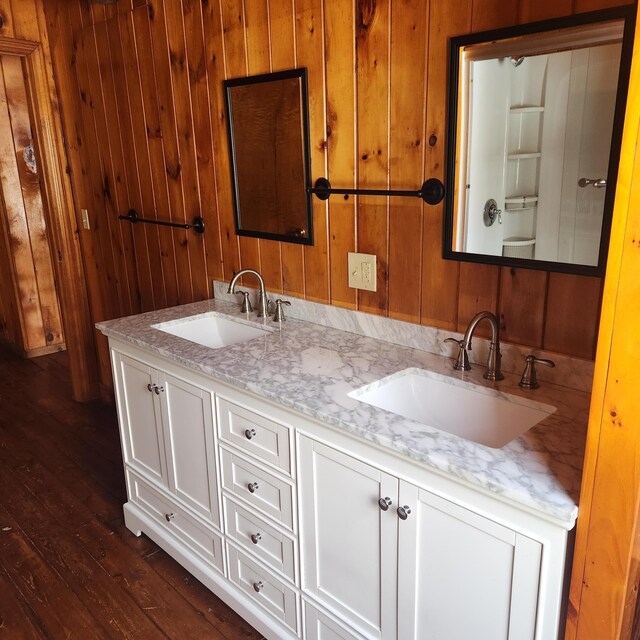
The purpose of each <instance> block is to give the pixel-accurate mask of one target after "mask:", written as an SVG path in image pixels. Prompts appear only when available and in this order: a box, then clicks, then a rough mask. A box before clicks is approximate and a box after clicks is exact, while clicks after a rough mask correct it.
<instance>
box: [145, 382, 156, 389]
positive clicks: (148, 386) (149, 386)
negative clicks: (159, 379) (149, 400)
mask: <svg viewBox="0 0 640 640" xmlns="http://www.w3.org/2000/svg"><path fill="white" fill-rule="evenodd" d="M153 387H155V385H154V384H151V383H149V384H148V385H147V389H148V390H149V391H153Z"/></svg>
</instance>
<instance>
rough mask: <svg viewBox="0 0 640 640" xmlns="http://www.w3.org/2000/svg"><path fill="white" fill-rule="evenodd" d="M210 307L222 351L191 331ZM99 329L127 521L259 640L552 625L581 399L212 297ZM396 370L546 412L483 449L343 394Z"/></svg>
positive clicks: (502, 634)
mask: <svg viewBox="0 0 640 640" xmlns="http://www.w3.org/2000/svg"><path fill="white" fill-rule="evenodd" d="M185 318H191V320H189V321H188V322H184V319H185ZM212 318H213V319H214V320H213V323H212V324H211V326H213V325H216V324H219V325H225V324H226V322H224V321H225V320H226V321H231V324H230V325H229V327H227V329H226V330H227V333H226V334H225V335H224V336H222V337H220V340H221V344H223V345H227V346H219V347H218V348H212V346H209V347H205V346H202V345H201V344H197V343H196V342H193V341H192V339H193V340H195V339H197V340H198V341H200V342H203V341H205V340H206V339H207V337H208V335H209V334H210V333H211V331H207V329H206V326H207V322H208V319H209V320H210V319H212ZM216 318H218V319H219V321H216V320H215V319H216ZM190 322H194V323H199V324H200V325H202V327H199V328H197V329H196V324H193V325H192V326H193V333H191V331H190V328H189V327H187V326H186V325H188V324H189V323H190ZM158 325H160V327H158ZM98 326H99V328H100V329H101V330H102V331H103V333H105V334H106V335H107V336H108V337H109V343H110V348H111V358H112V366H113V373H114V382H115V393H116V398H117V405H118V415H119V420H120V429H121V438H122V450H123V456H124V463H125V472H126V482H127V491H128V502H127V503H126V504H125V506H124V511H125V519H126V524H127V527H128V528H129V529H130V530H131V531H133V532H134V533H135V534H137V535H140V534H141V533H144V534H145V535H147V536H149V537H150V538H152V539H153V540H154V541H155V542H157V543H158V544H159V545H160V546H161V547H162V548H163V549H164V550H165V551H167V553H169V554H170V555H171V556H172V557H174V558H175V559H176V560H177V561H178V562H180V563H181V564H182V565H183V566H185V567H186V568H187V569H188V570H189V571H190V572H191V573H193V575H194V576H196V577H197V578H198V579H199V580H201V581H202V582H203V583H204V584H205V585H206V586H207V587H208V588H209V589H210V590H211V591H212V592H213V593H215V594H216V595H217V596H219V597H220V598H221V599H222V600H224V601H225V602H227V603H228V604H229V605H230V606H231V607H232V608H233V609H235V610H236V611H237V612H238V613H239V614H240V615H242V616H243V617H244V618H246V620H247V621H249V622H250V623H251V624H252V625H253V626H255V628H256V629H258V630H259V631H260V632H261V633H263V634H264V635H265V636H266V637H267V638H268V639H269V640H272V639H282V640H289V639H293V638H306V639H308V640H316V639H317V640H328V639H331V640H335V639H338V638H340V639H345V640H347V639H348V640H355V639H360V640H362V639H364V638H367V639H373V638H377V639H380V640H410V639H415V640H424V639H426V638H434V639H446V640H469V639H470V638H474V640H501V639H505V640H506V639H507V638H508V639H510V640H528V639H534V638H535V639H537V640H551V639H555V638H557V637H558V634H560V635H561V633H562V627H563V623H562V615H563V614H562V603H563V601H564V598H563V589H564V587H565V584H566V583H565V570H566V566H567V549H568V548H570V546H571V545H570V541H571V534H570V531H571V529H572V528H573V527H574V524H575V518H576V515H577V507H576V503H577V494H578V490H579V482H580V468H581V464H582V447H583V442H584V430H585V426H586V417H587V409H588V396H587V394H586V393H584V392H579V391H572V390H570V389H567V388H563V387H558V386H555V385H551V384H543V386H542V388H541V389H539V390H537V391H534V392H532V391H529V392H525V391H522V390H520V389H519V388H518V386H517V381H518V376H517V375H513V374H507V379H506V380H504V381H502V382H500V383H496V384H493V385H489V384H488V383H485V382H484V381H483V380H482V371H483V370H482V367H474V369H473V370H472V371H471V372H468V373H464V374H462V373H459V372H455V371H453V370H452V368H451V360H450V359H449V358H444V357H442V356H438V355H434V354H431V353H428V352H426V351H421V350H417V349H411V348H408V347H404V346H399V345H397V344H392V343H390V342H383V341H379V340H375V339H372V338H368V337H364V336H362V335H357V334H355V333H348V332H345V331H339V330H337V329H333V328H328V327H326V326H321V325H317V324H312V323H308V322H302V321H300V320H295V319H291V318H289V319H288V320H287V322H285V323H283V324H281V325H280V326H278V325H276V324H275V323H273V322H272V321H271V320H267V321H258V320H256V319H255V315H254V314H252V315H251V316H246V315H245V314H241V313H240V311H239V308H238V306H237V305H235V304H231V303H228V302H224V301H219V300H211V301H205V302H200V303H194V304H191V305H185V306H183V307H176V308H173V309H166V310H162V311H156V312H151V313H147V314H143V315H139V316H134V317H131V318H123V319H120V320H113V321H108V322H103V323H101V324H99V325H98ZM234 326H235V328H238V327H239V329H238V331H235V328H234ZM203 328H204V329H203ZM201 329H203V331H201ZM198 331H201V333H200V334H199V335H198V337H197V338H195V337H194V336H195V335H196V333H197V332H198ZM239 335H241V337H238V336H239ZM185 336H187V337H190V338H191V339H186V337H185ZM216 339H217V338H216ZM216 344H217V343H216ZM214 346H215V345H214ZM407 369H411V370H412V371H414V372H415V371H427V372H429V374H428V375H430V376H432V377H436V378H438V379H439V380H441V381H442V380H445V381H447V380H448V381H449V383H450V384H451V385H453V386H458V387H462V386H466V387H467V388H469V389H472V390H475V391H474V392H477V393H479V394H481V395H484V396H491V397H497V398H500V400H501V401H502V402H505V403H506V404H510V403H513V404H514V405H518V406H522V407H526V408H527V409H531V410H533V411H537V410H540V411H541V412H542V413H541V415H540V417H539V420H540V421H539V422H538V423H537V424H535V426H533V427H531V428H530V429H529V430H528V431H526V432H525V433H523V434H521V435H515V437H514V439H513V440H511V441H510V442H509V443H508V444H506V445H505V446H503V447H502V448H491V447H488V446H484V445H481V444H477V443H476V442H473V441H472V440H469V439H467V438H462V437H458V436H456V435H453V434H452V433H447V432H446V431H442V430H438V429H435V428H433V427H431V426H429V425H425V424H421V423H420V422H419V421H417V420H415V419H411V418H407V417H404V416H402V415H400V414H399V413H398V412H396V411H389V410H385V409H381V408H378V407H376V406H373V405H372V404H369V403H367V402H363V401H361V400H359V399H358V398H357V393H356V394H354V395H356V397H351V396H350V395H349V394H353V392H354V391H357V390H358V389H361V388H363V387H367V385H372V384H373V383H376V382H377V381H379V380H384V379H386V378H387V377H388V376H392V375H397V374H398V373H399V372H402V371H405V370H407ZM467 383H471V384H467ZM472 385H477V387H473V386H472ZM371 388H375V385H374V386H373V387H371ZM494 389H498V390H499V391H495V390H494ZM440 395H441V396H442V395H443V394H440ZM445 396H446V394H445ZM458 402H459V403H460V404H465V403H472V402H473V396H468V398H466V397H465V399H463V400H459V401H458ZM545 407H546V408H545ZM468 409H469V407H467V410H468ZM498 411H499V410H498ZM468 415H469V416H470V418H467V420H470V421H472V420H473V419H474V418H473V416H474V408H473V407H471V411H468ZM498 417H499V416H496V420H498ZM478 419H479V420H480V419H482V420H486V419H487V417H486V416H484V417H481V416H480V414H479V413H478Z"/></svg>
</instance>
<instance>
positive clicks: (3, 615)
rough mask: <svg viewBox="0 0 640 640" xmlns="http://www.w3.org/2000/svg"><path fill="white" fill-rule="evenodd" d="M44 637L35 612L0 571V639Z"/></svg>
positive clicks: (35, 638) (25, 639)
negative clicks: (19, 596) (18, 595)
mask: <svg viewBox="0 0 640 640" xmlns="http://www.w3.org/2000/svg"><path fill="white" fill-rule="evenodd" d="M4 526H7V525H4ZM44 637H45V636H44V632H43V631H42V629H41V628H40V627H39V625H38V622H37V618H36V616H35V614H34V612H33V611H32V610H31V609H30V608H29V607H28V606H27V604H26V603H25V602H23V601H22V600H21V599H18V597H17V595H16V593H15V587H14V585H13V583H12V582H11V580H10V578H9V576H8V575H7V573H6V572H5V571H4V570H0V638H11V640H40V639H41V638H44Z"/></svg>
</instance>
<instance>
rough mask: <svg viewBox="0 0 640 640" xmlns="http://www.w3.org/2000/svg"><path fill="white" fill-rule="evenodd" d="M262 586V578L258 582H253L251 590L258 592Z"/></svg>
mask: <svg viewBox="0 0 640 640" xmlns="http://www.w3.org/2000/svg"><path fill="white" fill-rule="evenodd" d="M262 587H264V582H262V580H259V581H258V582H254V583H253V590H254V591H255V592H256V593H260V591H261V589H262Z"/></svg>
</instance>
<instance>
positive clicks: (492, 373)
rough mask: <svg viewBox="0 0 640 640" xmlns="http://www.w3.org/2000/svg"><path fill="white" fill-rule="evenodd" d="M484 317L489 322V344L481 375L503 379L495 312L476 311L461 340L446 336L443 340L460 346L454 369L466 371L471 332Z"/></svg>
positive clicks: (467, 368) (490, 378)
mask: <svg viewBox="0 0 640 640" xmlns="http://www.w3.org/2000/svg"><path fill="white" fill-rule="evenodd" d="M485 319H487V320H488V321H489V322H490V323H491V344H490V345H489V358H488V360H487V370H486V372H485V373H484V376H483V377H484V378H486V379H487V380H503V379H504V375H503V374H502V371H501V370H500V365H501V359H502V356H501V354H500V323H499V321H498V318H497V317H496V316H495V314H493V313H491V311H481V312H480V313H477V314H476V315H475V316H474V317H473V318H472V320H471V322H470V323H469V326H468V327H467V330H466V331H465V333H464V338H462V340H456V339H454V338H447V339H446V340H445V342H456V343H457V344H458V347H459V348H460V350H459V352H458V359H457V360H456V364H455V365H454V369H457V370H458V371H468V370H469V369H471V365H470V364H469V355H468V351H470V350H471V338H472V337H473V332H474V331H475V330H476V327H477V326H478V324H479V323H480V322H481V321H482V320H485Z"/></svg>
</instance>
